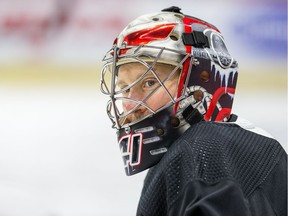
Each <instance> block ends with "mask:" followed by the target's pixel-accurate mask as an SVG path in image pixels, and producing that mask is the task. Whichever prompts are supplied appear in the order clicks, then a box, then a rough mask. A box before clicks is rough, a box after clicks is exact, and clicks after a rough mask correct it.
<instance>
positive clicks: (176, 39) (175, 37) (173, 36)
mask: <svg viewBox="0 0 288 216" xmlns="http://www.w3.org/2000/svg"><path fill="white" fill-rule="evenodd" d="M170 39H171V40H173V41H178V39H179V37H178V35H170Z"/></svg>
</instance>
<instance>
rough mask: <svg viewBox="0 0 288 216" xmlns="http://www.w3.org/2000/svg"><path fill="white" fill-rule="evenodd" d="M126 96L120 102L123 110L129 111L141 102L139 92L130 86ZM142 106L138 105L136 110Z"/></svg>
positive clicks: (141, 98)
mask: <svg viewBox="0 0 288 216" xmlns="http://www.w3.org/2000/svg"><path fill="white" fill-rule="evenodd" d="M126 97H127V98H128V99H125V100H123V102H122V106H123V111H124V112H129V111H130V110H132V109H134V108H135V107H136V106H138V105H139V104H140V103H141V102H142V100H143V98H144V96H143V95H142V94H141V92H139V91H135V90H133V89H132V88H131V89H130V91H129V94H128V95H127V96H126ZM141 107H142V108H141ZM143 108H144V107H143V106H140V107H139V108H137V110H141V109H143Z"/></svg>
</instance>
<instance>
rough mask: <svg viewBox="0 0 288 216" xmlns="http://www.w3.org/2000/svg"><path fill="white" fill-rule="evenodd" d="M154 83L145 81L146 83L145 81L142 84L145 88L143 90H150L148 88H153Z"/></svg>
mask: <svg viewBox="0 0 288 216" xmlns="http://www.w3.org/2000/svg"><path fill="white" fill-rule="evenodd" d="M155 83H156V82H155V80H147V81H145V83H144V87H145V88H150V87H152V86H154V85H155Z"/></svg>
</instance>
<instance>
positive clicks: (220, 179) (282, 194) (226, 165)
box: [137, 121, 287, 216]
mask: <svg viewBox="0 0 288 216" xmlns="http://www.w3.org/2000/svg"><path fill="white" fill-rule="evenodd" d="M137 215H138V216H162V215H169V216H188V215H191V216H204V215H205V216H248V215H249V216H286V215H287V154H286V152H285V150H284V149H283V148H282V146H281V145H280V144H279V143H278V142H277V141H276V140H275V139H273V138H269V137H266V136H263V135H259V134H257V133H255V132H251V131H249V130H246V129H243V128H242V127H240V126H239V125H237V124H234V123H216V122H204V121H203V122H199V123H197V124H195V125H193V126H191V127H190V128H189V129H188V130H187V131H186V132H185V133H184V134H183V136H181V137H180V138H179V139H178V140H177V141H176V142H174V143H173V144H172V146H171V147H170V148H169V150H168V152H167V153H166V154H165V155H164V156H163V158H162V160H161V161H160V162H159V163H158V164H157V165H155V166H154V167H153V168H151V169H150V170H149V171H148V173H147V176H146V178H145V181H144V186H143V189H142V194H141V197H140V201H139V204H138V210H137Z"/></svg>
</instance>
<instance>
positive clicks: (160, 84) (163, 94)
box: [100, 7, 238, 175]
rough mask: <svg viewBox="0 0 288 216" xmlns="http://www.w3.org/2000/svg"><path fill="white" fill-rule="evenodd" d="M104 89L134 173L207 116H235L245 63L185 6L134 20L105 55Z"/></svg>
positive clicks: (208, 118) (211, 118)
mask: <svg viewBox="0 0 288 216" xmlns="http://www.w3.org/2000/svg"><path fill="white" fill-rule="evenodd" d="M103 61H104V64H103V68H102V72H101V87H100V88H101V91H102V93H104V94H106V95H108V96H109V101H108V103H107V113H108V116H109V118H110V120H111V121H112V127H113V128H115V129H116V130H117V139H118V144H119V147H120V150H121V154H122V157H123V161H124V166H125V171H126V174H127V175H133V174H136V173H138V172H141V171H143V170H145V169H147V168H149V167H151V166H153V165H155V164H156V163H158V162H159V160H160V159H161V158H162V156H163V155H164V154H165V152H167V150H168V148H169V147H170V145H171V144H172V143H173V142H174V141H175V140H176V139H177V138H178V137H179V136H181V134H183V133H184V132H185V130H187V129H188V128H189V127H190V126H191V125H192V124H195V123H197V122H199V121H218V122H223V121H227V120H228V119H229V117H230V114H231V108H232V104H233V98H234V93H235V87H236V81H237V75H238V65H237V62H236V61H235V60H234V59H233V58H232V56H231V55H230V54H229V52H228V50H227V48H226V45H225V42H224V39H223V36H222V35H221V33H220V31H219V30H218V29H217V28H216V27H215V26H213V25H211V24H209V23H207V22H205V21H203V20H200V19H198V18H195V17H191V16H187V15H184V14H182V13H181V12H180V9H179V8H177V7H171V8H168V9H164V10H162V11H161V12H159V13H154V14H147V15H143V16H140V17H138V18H136V19H135V20H134V21H132V22H131V23H130V24H129V25H128V26H127V27H126V28H125V29H124V30H123V31H122V32H121V33H120V34H119V35H118V37H117V38H116V39H115V41H114V44H113V47H112V49H111V50H109V51H108V53H107V54H106V55H105V57H104V59H103Z"/></svg>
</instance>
